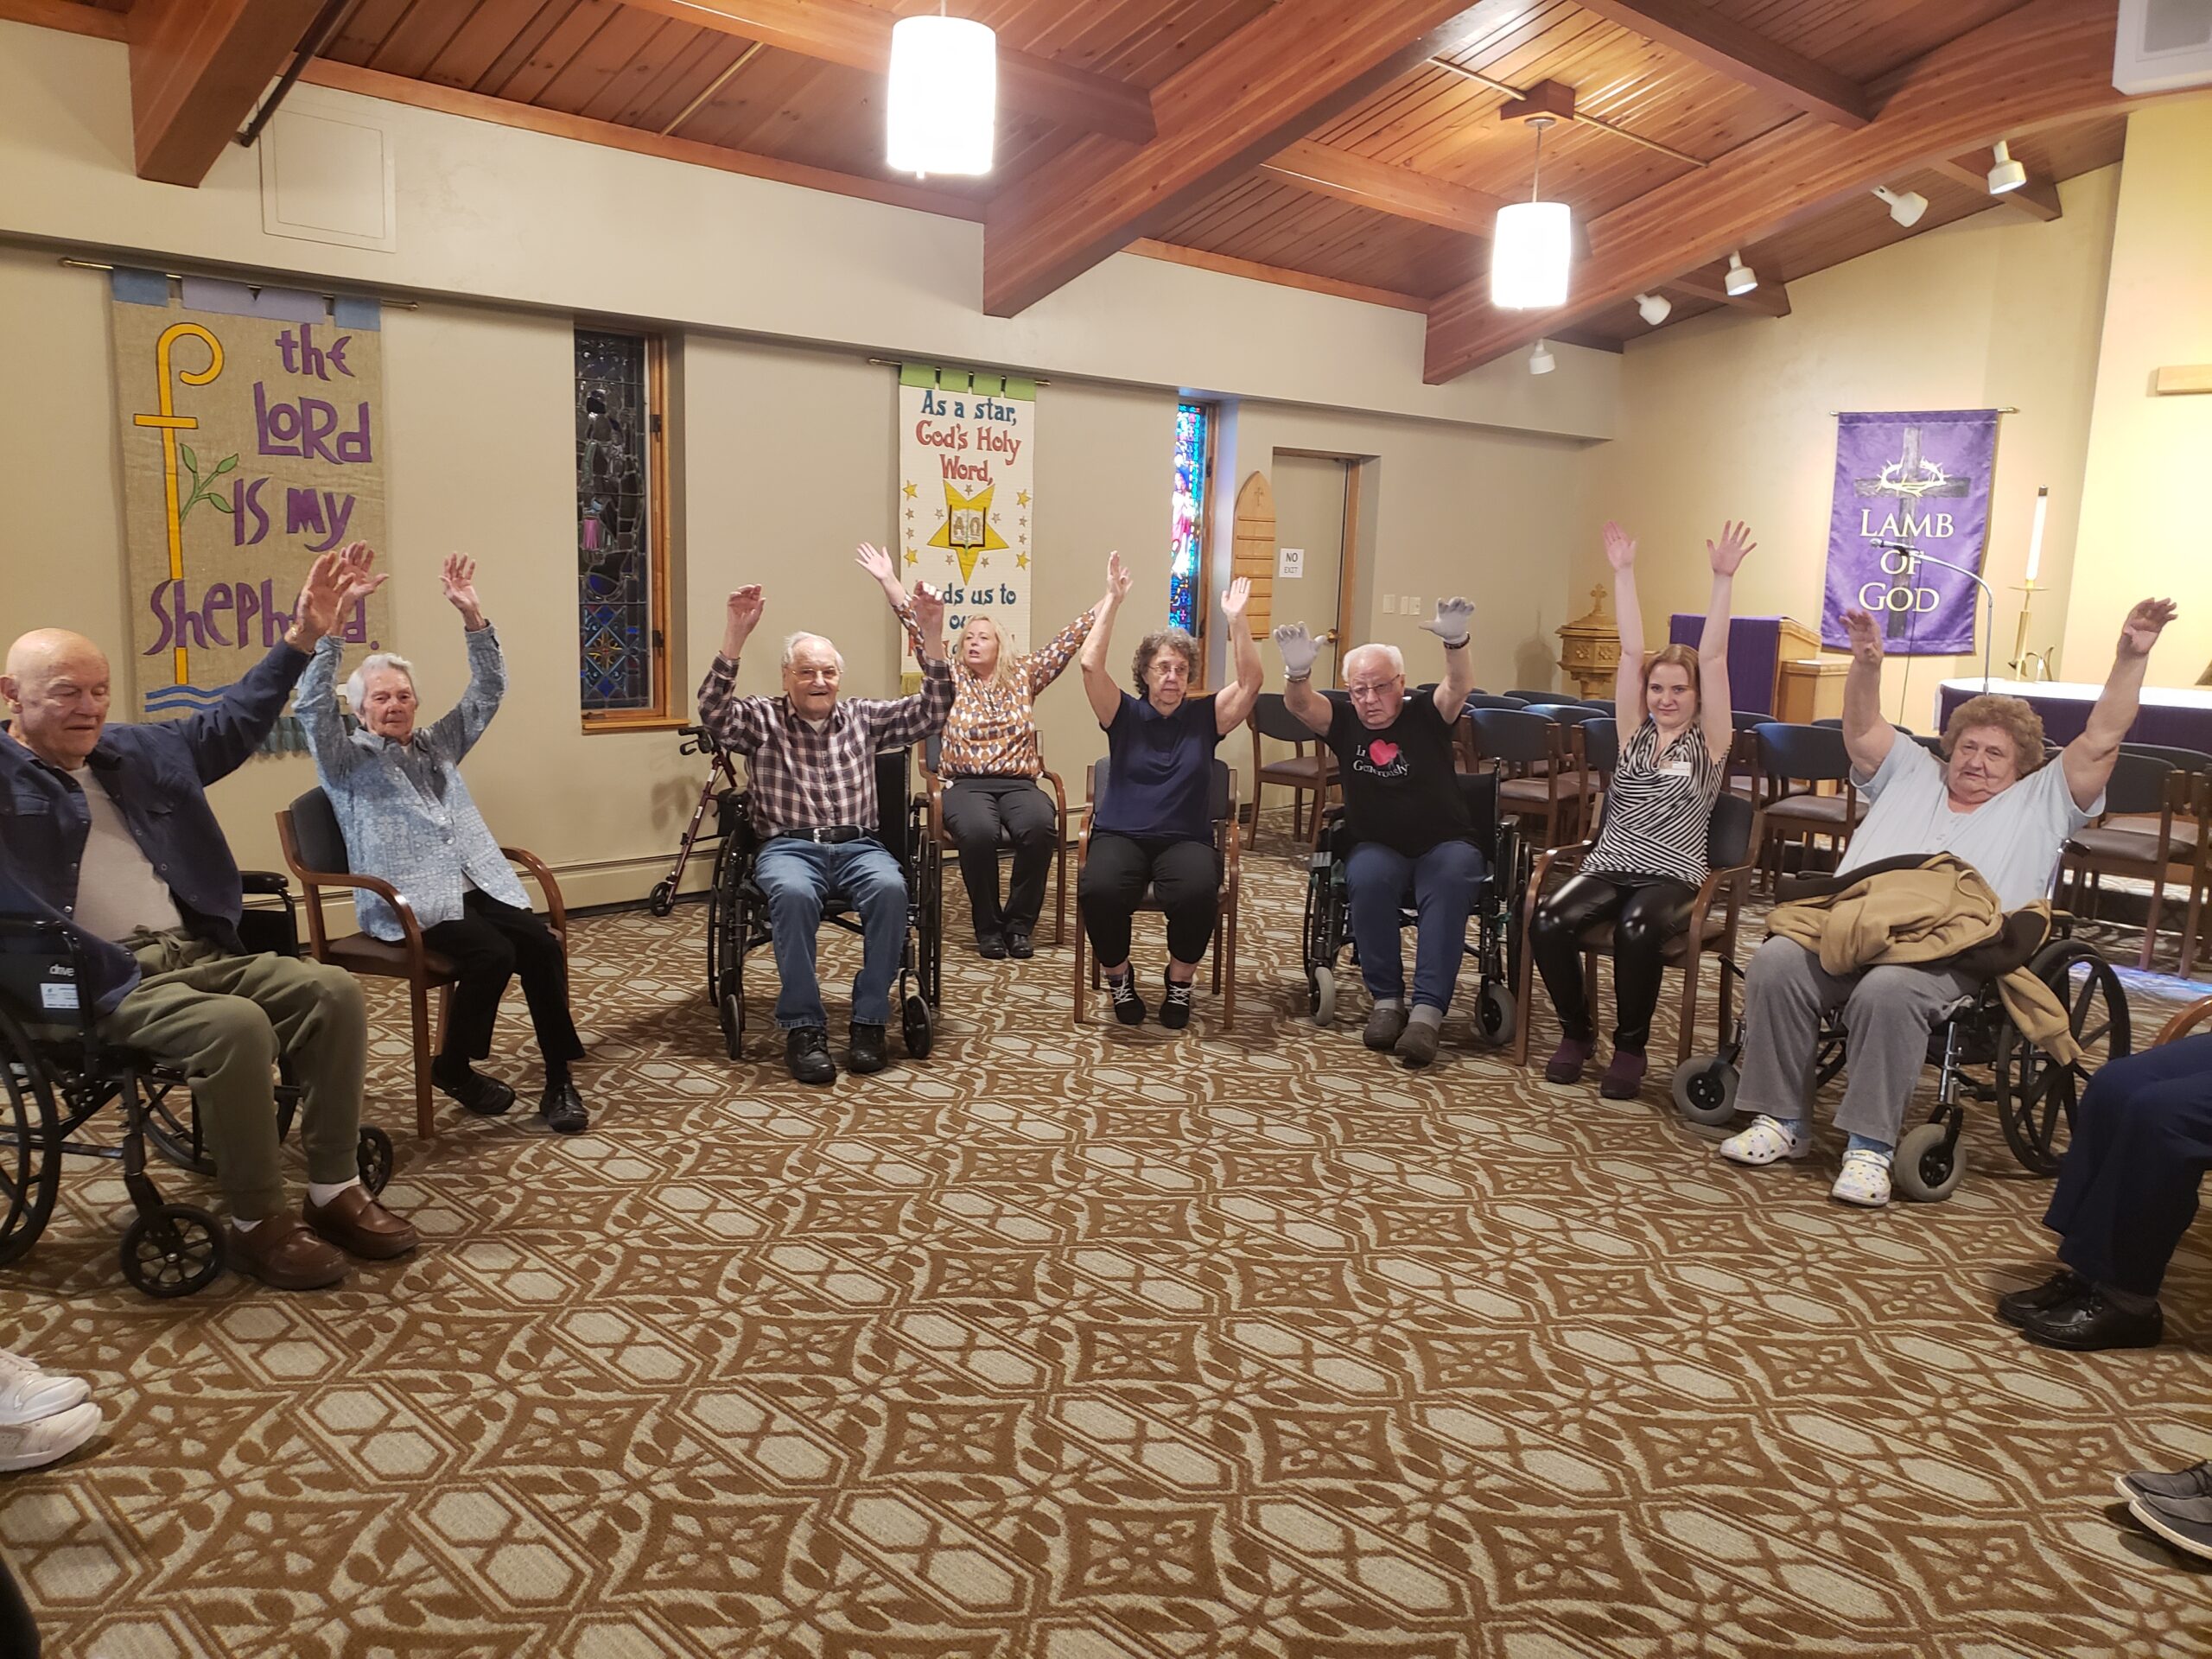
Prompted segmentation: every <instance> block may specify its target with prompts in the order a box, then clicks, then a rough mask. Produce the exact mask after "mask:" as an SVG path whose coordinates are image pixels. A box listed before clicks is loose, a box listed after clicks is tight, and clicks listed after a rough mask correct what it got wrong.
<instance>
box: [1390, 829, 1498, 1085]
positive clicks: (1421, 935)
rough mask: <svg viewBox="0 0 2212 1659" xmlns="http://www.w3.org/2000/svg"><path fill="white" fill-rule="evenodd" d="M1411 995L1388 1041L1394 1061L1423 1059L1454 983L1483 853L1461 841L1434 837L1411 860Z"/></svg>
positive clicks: (1430, 1053)
mask: <svg viewBox="0 0 2212 1659" xmlns="http://www.w3.org/2000/svg"><path fill="white" fill-rule="evenodd" d="M1413 876H1414V912H1415V913H1416V914H1417V916H1418V917H1419V921H1418V923H1417V925H1416V926H1415V929H1414V1001H1413V1007H1412V1008H1411V1009H1410V1010H1409V1011H1408V1014H1407V1017H1406V1028H1405V1030H1404V1031H1402V1033H1399V1036H1398V1040H1397V1042H1396V1043H1395V1045H1394V1048H1395V1052H1396V1053H1397V1056H1398V1058H1399V1060H1400V1062H1401V1063H1402V1064H1403V1065H1408V1066H1422V1065H1427V1064H1428V1063H1429V1062H1430V1061H1431V1060H1433V1059H1434V1058H1436V1046H1437V1038H1438V1033H1439V1031H1440V1027H1442V1026H1443V1023H1444V1015H1445V1014H1446V1011H1447V1010H1448V1009H1449V1008H1450V1007H1451V1006H1452V988H1454V987H1455V986H1456V985H1457V984H1458V983H1459V962H1460V959H1461V957H1464V956H1465V954H1466V944H1467V916H1468V913H1469V912H1471V911H1472V910H1473V909H1474V906H1475V889H1476V887H1478V886H1479V885H1480V884H1481V881H1482V879H1483V855H1481V854H1480V853H1478V852H1477V851H1476V850H1475V849H1473V848H1472V847H1471V846H1469V845H1468V844H1467V843H1466V842H1464V841H1446V842H1438V843H1437V844H1436V845H1435V846H1433V847H1432V848H1430V849H1428V850H1427V852H1425V853H1423V854H1422V855H1421V857H1420V858H1418V859H1416V860H1415V861H1414V867H1413Z"/></svg>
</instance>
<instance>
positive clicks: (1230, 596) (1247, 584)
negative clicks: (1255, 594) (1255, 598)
mask: <svg viewBox="0 0 2212 1659" xmlns="http://www.w3.org/2000/svg"><path fill="white" fill-rule="evenodd" d="M1251 602H1252V582H1251V578H1250V577H1249V576H1239V577H1237V578H1236V581H1234V582H1230V584H1229V587H1228V588H1227V590H1226V591H1225V592H1224V593H1223V594H1222V596H1221V613H1222V614H1223V615H1224V616H1226V617H1230V618H1232V619H1233V618H1236V617H1241V616H1243V614H1244V607H1246V606H1247V605H1249V604H1250V603H1251Z"/></svg>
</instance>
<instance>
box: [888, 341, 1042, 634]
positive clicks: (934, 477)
mask: <svg viewBox="0 0 2212 1659" xmlns="http://www.w3.org/2000/svg"><path fill="white" fill-rule="evenodd" d="M1036 433H1037V383H1036V382H1035V381H1033V380H1027V379H1024V378H1020V376H1018V375H1006V374H982V373H976V372H970V371H969V370H967V369H944V368H939V367H938V366H936V365H934V364H923V363H908V364H906V365H902V366H901V367H900V369H899V499H898V501H897V503H896V504H895V508H896V521H895V522H896V523H897V525H898V530H899V558H900V565H901V569H900V574H901V575H903V576H904V577H905V579H906V585H907V586H908V587H909V588H911V587H912V586H913V584H914V583H915V582H928V583H929V584H930V586H931V587H932V588H937V589H938V591H940V592H941V593H943V594H944V601H945V607H944V610H945V618H944V620H945V628H946V630H947V632H948V633H950V632H951V631H952V630H954V629H957V628H958V627H959V626H961V625H962V624H963V623H964V622H965V621H967V620H968V619H969V617H972V616H987V617H988V618H990V619H991V620H992V621H993V622H995V624H997V626H998V630H999V637H1000V638H1001V639H1002V640H1004V641H1005V646H1006V649H1007V650H1008V651H1013V652H1023V651H1027V650H1028V649H1029V646H1030V643H1031V642H1030V638H1029V586H1030V584H1029V576H1030V559H1031V556H1032V553H1033V550H1034V548H1035V545H1036V543H1035V540H1034V537H1033V526H1034V524H1035V522H1036V518H1037V506H1036V499H1037V498H1036V486H1035V482H1034V480H1035V478H1036V456H1035V448H1036V446H1035V438H1036Z"/></svg>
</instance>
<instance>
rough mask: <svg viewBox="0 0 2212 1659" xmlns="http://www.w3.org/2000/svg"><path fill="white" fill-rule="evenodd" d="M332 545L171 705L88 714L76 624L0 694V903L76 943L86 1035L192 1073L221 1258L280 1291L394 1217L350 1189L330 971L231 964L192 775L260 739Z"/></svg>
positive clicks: (230, 903) (360, 1054) (383, 1248)
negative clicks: (152, 713) (224, 1238)
mask: <svg viewBox="0 0 2212 1659" xmlns="http://www.w3.org/2000/svg"><path fill="white" fill-rule="evenodd" d="M355 593H356V586H355V580H354V577H353V575H352V574H351V573H350V572H349V570H348V569H347V568H346V565H345V563H343V562H342V561H341V560H340V558H339V557H338V556H337V555H336V554H334V553H327V554H325V555H324V556H322V557H321V558H319V559H317V560H316V561H315V565H314V567H313V568H312V569H310V570H309V572H308V579H307V584H306V586H305V587H303V588H301V590H300V597H299V603H298V606H297V608H296V612H295V613H294V615H293V618H292V621H291V625H290V626H289V628H287V629H286V631H285V633H284V639H283V643H282V644H281V645H277V646H276V647H275V648H274V649H273V650H271V651H270V653H269V654H268V655H267V656H266V657H264V658H262V659H261V661H260V662H258V663H257V664H255V665H254V666H253V667H252V669H251V670H250V671H248V672H247V674H246V676H245V678H244V679H242V680H240V681H239V682H238V683H237V684H235V685H232V686H230V687H227V688H226V689H225V690H224V691H223V694H222V696H221V698H220V700H219V702H215V703H214V704H213V705H212V706H211V707H209V708H207V709H202V710H200V712H198V713H196V714H194V715H188V717H186V718H185V719H182V720H177V721H161V722H157V723H150V724H146V725H117V726H110V725H109V724H108V723H107V714H108V696H109V678H108V664H107V658H105V657H104V656H103V655H101V653H100V651H99V647H98V646H96V645H93V644H92V641H91V640H89V639H85V638H83V637H82V636H81V635H79V634H74V633H67V632H61V631H60V630H58V629H46V630H41V631H40V632H35V633H27V634H25V635H24V636H23V637H22V639H18V640H16V643H15V644H14V645H12V646H11V647H10V649H9V652H8V666H7V672H6V674H5V675H4V676H0V697H4V698H5V700H6V702H7V704H8V708H9V710H10V716H11V717H10V719H9V721H7V723H6V726H5V728H4V729H5V733H6V737H5V741H0V791H5V793H6V797H7V798H8V801H9V810H8V811H7V812H6V813H5V814H4V815H0V910H4V911H8V912H12V913H16V914H21V915H29V916H35V917H41V918H46V919H48V920H50V921H58V922H60V923H61V924H63V925H65V926H66V927H67V929H68V930H69V932H70V934H71V935H72V937H73V938H74V940H75V942H76V944H77V945H78V947H79V950H82V952H83V953H84V957H85V960H86V968H87V979H88V982H87V983H86V985H85V986H83V987H82V988H81V989H82V992H83V993H84V994H85V995H88V996H89V997H90V998H91V1001H92V1008H93V1010H94V1011H95V1012H96V1013H97V1014H99V1016H100V1019H99V1034H100V1036H102V1037H103V1038H105V1039H107V1040H109V1041H111V1042H114V1043H117V1044H119V1045H123V1046H128V1047H130V1048H134V1049H137V1050H139V1051H140V1052H143V1053H146V1054H149V1055H150V1056H152V1057H153V1058H155V1059H156V1060H158V1061H161V1062H163V1063H165V1064H168V1065H175V1066H178V1067H180V1068H181V1070H182V1071H184V1073H185V1075H186V1076H187V1077H188V1078H190V1079H191V1085H192V1100H193V1104H194V1107H195V1108H196V1109H197V1110H198V1113H199V1118H200V1128H201V1132H202V1133H203V1134H204V1135H205V1136H206V1137H207V1147H208V1150H209V1152H210V1153H211V1154H213V1158H214V1160H215V1179H216V1182H217V1184H218V1185H219V1186H220V1187H221V1188H222V1191H223V1196H224V1198H225V1200H226V1203H227V1204H228V1205H229V1206H230V1211H231V1217H232V1220H231V1224H230V1227H229V1230H228V1247H229V1256H230V1260H231V1263H232V1266H233V1267H236V1268H238V1269H239V1270H240V1271H242V1272H245V1273H248V1274H252V1275H253V1276H254V1277H255V1278H257V1279H258V1280H260V1281H262V1282H263V1283H264V1284H268V1285H273V1286H275V1287H277V1288H279V1289H281V1290H311V1289H315V1288H317V1287H321V1286H324V1285H334V1284H336V1283H337V1282H338V1281H340V1279H342V1278H344V1277H345V1275H346V1257H347V1256H348V1255H354V1256H361V1257H365V1258H367V1259H369V1260H372V1261H378V1260H384V1259H386V1258H389V1257H391V1256H397V1255H404V1254H405V1253H406V1252H407V1251H409V1250H410V1249H413V1248H414V1247H415V1242H416V1240H415V1230H414V1229H413V1228H412V1227H411V1226H410V1225H409V1224H407V1223H406V1222H404V1221H402V1220H401V1219H400V1218H399V1217H397V1216H395V1215H393V1214H392V1213H391V1211H388V1210H386V1209H385V1207H384V1206H383V1205H380V1204H378V1202H377V1201H376V1199H375V1198H372V1196H370V1194H369V1192H368V1191H367V1189H366V1188H365V1187H364V1186H363V1185H361V1181H360V1175H359V1167H358V1166H357V1165H356V1163H355V1161H354V1148H355V1142H356V1140H357V1137H358V1134H359V1128H360V1121H361V1071H362V1065H363V1063H364V1060H365V1056H366V1053H367V1048H368V1035H367V1020H366V1016H365V1013H364V1010H363V1007H362V1003H361V993H360V990H359V987H358V986H357V985H356V984H355V983H354V981H353V976H352V975H351V974H348V973H346V971H344V970H343V969H338V968H328V967H324V966H322V965H321V964H320V963H312V962H302V961H300V960H298V959H297V958H296V957H275V956H249V955H247V954H245V947H244V945H243V944H241V943H240V941H239V938H238V918H239V916H240V913H241V911H242V907H243V905H242V894H241V893H240V890H239V883H238V866H237V865H236V864H235V863H234V862H232V858H231V850H230V848H229V846H228V845H227V844H226V842H224V839H223V832H222V830H221V829H220V828H219V827H218V826H217V824H216V823H215V815H214V813H213V810H211V809H210V808H209V806H208V804H207V792H206V791H207V785H210V784H212V783H213V782H215V781H216V780H217V779H219V778H222V777H225V776H226V775H227V774H229V773H230V772H234V771H236V770H237V769H238V766H241V765H243V764H244V763H245V760H246V758H247V757H248V756H249V755H251V754H252V753H253V752H254V751H255V750H256V749H257V748H259V747H261V741H262V740H263V739H264V738H265V737H267V736H268V735H269V730H270V727H272V726H273V725H275V724H276V722H277V716H278V715H281V714H282V713H283V710H284V701H285V699H286V698H287V697H288V696H290V695H291V690H292V687H293V684H294V683H295V682H296V681H297V680H298V678H299V677H300V675H301V672H302V671H303V670H304V669H305V668H306V667H307V665H308V658H309V656H310V654H311V653H312V652H314V650H315V645H316V644H317V642H318V641H320V640H321V639H322V638H323V637H324V636H325V635H326V634H327V633H329V632H331V631H332V629H333V628H334V626H335V625H336V623H337V620H338V618H339V617H340V615H341V614H343V613H344V612H345V611H346V607H348V606H350V605H351V604H352V602H353V598H354V596H355ZM280 1053H281V1054H283V1055H284V1056H286V1057H287V1058H289V1059H290V1061H291V1063H292V1069H293V1075H294V1076H295V1077H297V1078H298V1080H299V1084H300V1088H301V1102H300V1140H301V1143H302V1147H304V1149H305V1151H306V1153H307V1160H308V1191H307V1202H306V1204H305V1206H304V1208H303V1209H302V1210H300V1211H292V1210H289V1209H288V1208H287V1207H286V1205H285V1201H284V1185H283V1179H282V1176H281V1175H280V1173H279V1169H278V1163H277V1102H276V1093H275V1079H274V1076H273V1072H274V1068H275V1065H276V1063H277V1056H278V1055H279V1054H280Z"/></svg>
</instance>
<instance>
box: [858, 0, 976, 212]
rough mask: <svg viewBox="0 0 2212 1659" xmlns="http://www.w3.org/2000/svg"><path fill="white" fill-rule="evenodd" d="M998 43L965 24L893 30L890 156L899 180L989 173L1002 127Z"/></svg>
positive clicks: (949, 20)
mask: <svg viewBox="0 0 2212 1659" xmlns="http://www.w3.org/2000/svg"><path fill="white" fill-rule="evenodd" d="M998 97H999V60H998V36H997V35H995V34H993V33H992V32H991V30H990V29H988V28H987V27H986V26H984V25H983V24H982V23H978V22H972V21H970V20H969V19H968V18H965V17H936V16H921V17H901V18H900V19H899V21H898V22H895V23H893V25H892V26H891V89H890V95H889V97H888V98H887V100H886V104H885V107H886V109H887V111H888V112H889V120H888V131H887V140H888V142H887V156H886V159H887V161H888V162H889V164H890V166H891V168H893V171H895V172H899V173H922V174H925V173H955V174H976V173H988V172H989V171H990V170H991V143H992V137H993V134H994V133H995V130H996V129H997V125H998Z"/></svg>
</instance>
